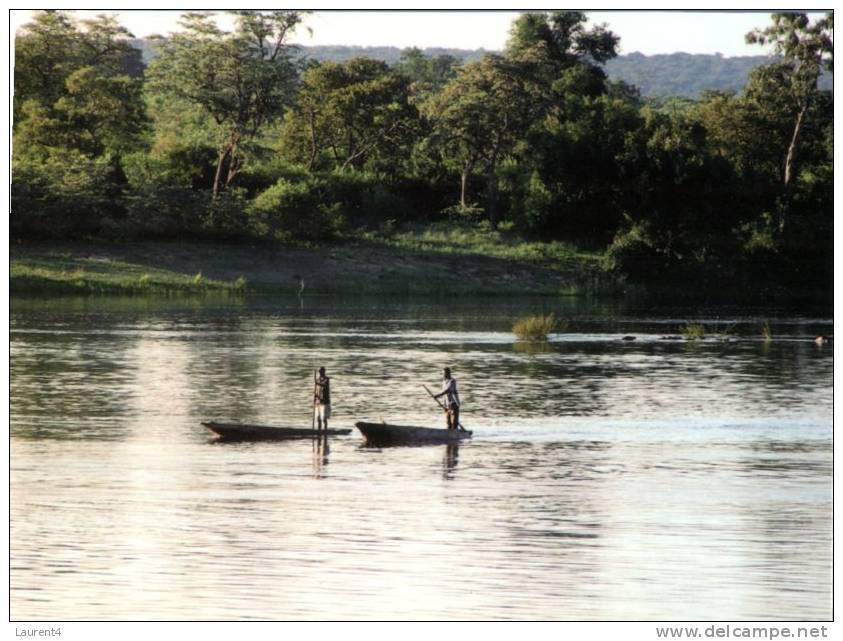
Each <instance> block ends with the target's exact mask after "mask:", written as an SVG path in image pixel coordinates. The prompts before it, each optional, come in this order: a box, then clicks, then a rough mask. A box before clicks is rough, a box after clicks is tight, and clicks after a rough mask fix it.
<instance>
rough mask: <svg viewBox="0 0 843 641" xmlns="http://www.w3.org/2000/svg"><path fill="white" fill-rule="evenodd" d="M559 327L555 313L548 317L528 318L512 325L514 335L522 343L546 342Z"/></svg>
mask: <svg viewBox="0 0 843 641" xmlns="http://www.w3.org/2000/svg"><path fill="white" fill-rule="evenodd" d="M559 325H560V324H559V323H558V322H557V320H556V316H555V315H554V314H553V312H551V313H550V314H547V315H546V316H545V315H541V314H540V315H538V316H527V317H526V318H519V319H518V320H517V321H515V323H514V324H513V325H512V333H513V334H515V335H516V336H517V337H518V339H519V340H522V341H546V340H547V336H548V334H550V333H551V332H553V331H554V330H555V329H557V327H559Z"/></svg>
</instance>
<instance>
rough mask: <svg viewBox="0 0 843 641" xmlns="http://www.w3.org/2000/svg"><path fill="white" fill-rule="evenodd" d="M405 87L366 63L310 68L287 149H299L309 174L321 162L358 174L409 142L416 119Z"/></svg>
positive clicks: (377, 64) (378, 65)
mask: <svg viewBox="0 0 843 641" xmlns="http://www.w3.org/2000/svg"><path fill="white" fill-rule="evenodd" d="M408 84H409V81H408V80H407V78H405V77H404V76H403V75H401V74H398V73H396V72H395V71H393V70H392V69H390V68H389V67H388V66H387V64H386V63H384V62H381V61H379V60H372V59H370V58H354V59H352V60H349V61H347V62H343V63H335V62H326V63H322V64H320V65H317V66H314V67H312V68H310V69H308V70H307V71H306V72H305V73H304V75H303V77H302V82H301V88H300V91H299V94H298V98H297V101H296V107H295V111H294V113H295V116H294V117H293V118H291V119H290V120H288V122H287V126H286V128H285V143H287V144H288V145H292V146H294V147H299V148H300V150H299V153H300V154H301V155H305V156H306V157H307V164H308V167H309V168H313V166H314V165H315V163H316V162H317V160H318V159H320V158H322V159H324V160H326V161H327V162H329V163H330V164H332V165H333V166H334V167H337V168H339V169H341V170H345V169H348V168H359V167H361V166H363V164H364V163H366V161H367V160H369V159H370V158H372V157H374V156H375V155H377V154H379V153H380V154H383V153H387V152H388V151H390V150H395V149H398V148H400V147H401V146H402V145H403V144H405V143H407V142H408V135H409V134H410V133H411V131H412V128H413V125H414V123H415V121H416V120H417V118H418V113H417V111H416V108H415V107H413V106H412V105H410V104H409V102H408V89H407V86H408ZM302 138H304V139H306V140H305V141H304V142H303V143H302V140H301V139H302ZM296 139H299V141H298V144H297V143H296ZM302 148H306V150H307V151H306V152H304V153H303V154H302V153H301V151H302V150H303V149H302ZM393 164H394V163H393Z"/></svg>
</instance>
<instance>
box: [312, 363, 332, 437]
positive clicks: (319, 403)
mask: <svg viewBox="0 0 843 641" xmlns="http://www.w3.org/2000/svg"><path fill="white" fill-rule="evenodd" d="M313 412H314V415H315V416H316V420H317V422H318V427H319V429H320V430H321V429H322V427H323V426H324V428H325V429H326V430H327V429H328V419H329V418H331V379H330V378H329V377H327V376H325V368H324V367H320V368H319V376H317V377H316V380H315V381H314V382H313Z"/></svg>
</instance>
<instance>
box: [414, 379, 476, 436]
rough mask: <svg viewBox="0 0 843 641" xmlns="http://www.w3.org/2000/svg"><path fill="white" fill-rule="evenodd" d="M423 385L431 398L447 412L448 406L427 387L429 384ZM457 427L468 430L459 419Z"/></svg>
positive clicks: (464, 430)
mask: <svg viewBox="0 0 843 641" xmlns="http://www.w3.org/2000/svg"><path fill="white" fill-rule="evenodd" d="M422 387H423V388H424V389H425V390H427V393H428V394H430V398H432V399H433V400H434V401H436V403H437V404H438V405H439V407H441V408H442V409H443V410H445V411H446V412H447V411H448V408H447V407H445V404H444V403H443V402H442V401H440V400H439V399H438V398H436V397H435V396H434V395H433V392H431V391H430V390H429V389H427V385H422ZM457 427H458V428H460V429H461V430H462V431H463V432H466V431H467V430H466V429H465V428H464V427H463V426H462V423H460V422H459V421H457Z"/></svg>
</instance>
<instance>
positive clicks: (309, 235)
mask: <svg viewBox="0 0 843 641" xmlns="http://www.w3.org/2000/svg"><path fill="white" fill-rule="evenodd" d="M325 192H326V188H325V185H324V183H323V181H321V180H319V179H316V178H309V179H308V180H302V181H297V182H291V181H288V180H286V179H284V178H282V179H280V180H278V182H276V183H275V184H274V185H273V186H272V187H270V188H269V189H267V190H266V191H264V192H263V193H261V194H260V195H259V196H258V197H257V198H255V199H254V200H253V201H252V203H251V205H250V206H249V215H250V217H251V221H252V226H253V229H254V230H255V231H256V232H257V233H258V234H260V235H267V236H271V237H275V238H280V239H289V238H295V239H302V240H322V239H328V238H332V237H334V236H337V235H338V234H339V233H340V232H341V231H342V229H343V228H344V226H345V218H344V215H343V212H342V206H341V204H340V203H337V202H326V198H325V196H326V193H325Z"/></svg>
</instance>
